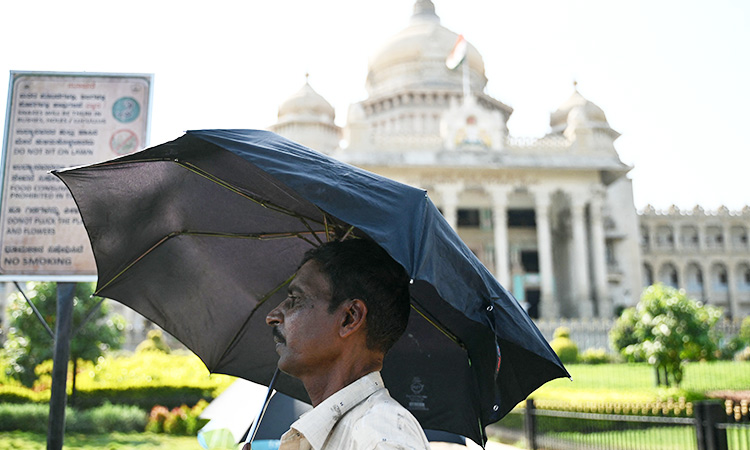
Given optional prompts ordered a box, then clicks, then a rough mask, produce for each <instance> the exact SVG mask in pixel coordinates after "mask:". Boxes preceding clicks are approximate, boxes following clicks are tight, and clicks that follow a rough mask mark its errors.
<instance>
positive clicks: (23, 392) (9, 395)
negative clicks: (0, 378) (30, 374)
mask: <svg viewBox="0 0 750 450" xmlns="http://www.w3.org/2000/svg"><path fill="white" fill-rule="evenodd" d="M49 396H50V391H49V390H46V391H42V392H36V391H34V390H33V389H30V388H27V387H24V386H8V385H0V404H4V403H43V402H48V401H49Z"/></svg>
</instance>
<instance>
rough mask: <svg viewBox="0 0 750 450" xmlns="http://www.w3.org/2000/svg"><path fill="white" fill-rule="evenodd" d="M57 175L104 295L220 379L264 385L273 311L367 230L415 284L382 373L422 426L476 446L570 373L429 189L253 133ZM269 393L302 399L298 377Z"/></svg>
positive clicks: (189, 141) (187, 142) (200, 134)
mask: <svg viewBox="0 0 750 450" xmlns="http://www.w3.org/2000/svg"><path fill="white" fill-rule="evenodd" d="M56 175H57V176H58V177H60V178H61V179H62V180H63V181H64V182H65V184H66V185H67V186H68V188H69V189H70V191H71V192H72V194H73V196H74V198H75V200H76V203H77V204H78V208H79V210H80V212H81V216H82V218H83V222H84V224H85V226H86V229H87V231H88V233H89V237H90V239H91V244H92V248H93V250H94V257H95V259H96V265H97V270H98V275H99V280H98V286H97V294H98V295H101V296H104V297H108V298H112V299H115V300H118V301H120V302H122V303H124V304H126V305H128V306H129V307H131V308H133V309H134V310H136V311H138V312H140V313H141V314H143V315H144V316H145V317H147V318H149V319H150V320H152V321H153V322H155V323H156V324H158V325H159V326H161V327H162V328H164V329H165V330H166V331H167V332H169V333H170V334H172V335H173V336H175V337H176V338H177V339H179V340H180V341H182V342H183V343H184V344H185V345H186V346H187V347H188V348H190V349H191V350H192V351H193V352H195V353H196V354H197V355H198V356H199V357H200V358H201V359H202V360H203V362H204V363H205V364H206V366H207V367H208V369H209V370H210V371H212V372H218V373H225V374H229V375H234V376H238V377H242V378H246V379H248V380H251V381H254V382H258V383H262V384H266V385H267V384H268V383H269V381H270V380H271V377H272V375H273V372H274V369H275V367H276V361H277V359H278V357H277V355H276V353H275V351H274V348H275V347H274V344H273V340H272V337H271V333H270V331H269V328H268V327H267V326H266V324H265V316H266V314H267V313H268V312H269V311H270V310H271V309H273V308H274V307H275V306H276V305H277V304H278V303H279V302H280V301H281V300H283V298H284V296H285V292H284V291H285V289H284V287H285V286H286V284H287V283H288V282H289V281H290V280H291V278H292V277H293V276H294V272H295V270H296V267H297V264H298V263H299V261H300V259H301V256H302V254H303V253H304V252H305V251H306V250H307V249H309V248H311V247H312V246H315V245H319V244H320V243H321V242H324V241H326V240H329V239H345V238H349V237H359V238H364V239H373V240H374V241H375V242H377V243H378V244H379V245H380V246H382V247H383V248H384V249H385V250H386V251H388V253H389V254H390V255H391V256H392V257H393V258H394V259H395V260H396V261H398V262H399V263H400V264H402V265H403V266H404V267H405V268H406V270H407V272H408V273H409V274H410V276H411V277H412V279H413V283H412V286H411V297H412V306H413V311H412V315H411V319H410V322H409V327H408V329H407V331H406V333H405V335H404V337H403V338H402V339H401V340H400V341H399V342H398V343H397V344H396V346H395V347H394V348H393V349H392V350H391V352H389V354H388V355H387V357H386V360H385V363H384V364H385V365H384V369H383V377H384V379H385V383H386V385H387V387H388V388H389V390H390V391H391V394H392V395H393V397H394V398H396V399H397V400H398V401H399V402H401V403H402V404H403V405H404V406H405V407H406V408H408V409H409V410H410V411H412V413H413V414H414V415H415V416H416V417H417V419H418V420H419V421H420V423H421V424H422V426H423V427H424V428H427V429H436V430H445V431H450V432H453V433H456V434H459V435H462V436H467V437H469V438H471V439H472V440H474V441H475V442H477V443H483V442H484V441H485V440H486V436H485V433H484V426H486V425H487V424H489V423H492V422H495V421H497V420H499V419H500V418H502V417H503V416H504V415H505V414H507V412H508V411H510V410H511V409H512V408H513V407H514V406H515V405H516V404H517V403H518V402H520V401H521V400H523V399H524V398H525V397H526V396H527V395H528V394H530V393H531V392H532V391H534V390H535V389H536V388H538V387H539V386H541V385H542V384H543V383H545V382H547V381H549V380H551V379H554V378H558V377H564V376H568V373H567V371H566V370H565V368H564V367H563V365H562V364H561V363H560V360H559V359H558V358H557V356H556V355H555V353H554V352H553V351H552V349H551V348H550V347H549V345H548V344H547V342H546V341H545V340H544V338H543V337H542V335H541V333H540V332H539V330H538V329H537V328H536V326H535V325H534V324H533V322H532V321H531V320H530V319H529V316H528V315H527V314H526V312H525V311H524V310H523V308H522V307H521V306H520V305H519V304H518V302H517V301H516V300H515V299H513V298H512V296H511V295H510V294H509V293H508V292H507V291H506V290H505V289H504V288H503V287H502V286H500V284H499V283H498V282H497V281H496V280H495V279H494V278H493V277H492V275H491V274H490V273H489V272H488V271H487V269H486V268H485V267H484V266H483V265H482V264H481V263H480V262H479V260H478V259H477V258H476V257H475V256H474V255H473V254H472V252H471V251H470V250H469V249H468V248H467V247H466V246H465V245H464V244H463V242H462V241H461V240H460V238H459V237H458V236H457V235H456V233H455V232H454V231H453V230H452V229H451V227H450V226H449V225H448V224H447V222H446V221H445V220H444V219H443V217H442V216H441V214H440V213H439V211H438V210H437V208H436V207H435V206H434V205H433V203H432V202H431V201H430V200H429V198H428V197H427V194H426V192H425V191H423V190H420V189H416V188H412V187H409V186H406V185H403V184H400V183H396V182H394V181H392V180H389V179H386V178H383V177H380V176H378V175H375V174H372V173H370V172H366V171H364V170H361V169H358V168H355V167H353V166H350V165H347V164H344V163H341V162H339V161H337V160H335V159H332V158H329V157H327V156H325V155H322V154H320V153H318V152H315V151H313V150H310V149H308V148H305V147H303V146H301V145H299V144H296V143H294V142H291V141H289V140H286V139H283V138H281V137H279V136H277V135H275V134H273V133H269V132H265V131H253V130H205V131H191V132H188V133H187V134H186V135H185V136H183V137H181V138H179V139H177V140H175V141H172V142H168V143H166V144H162V145H159V146H156V147H152V148H150V149H146V150H143V151H141V152H138V153H135V154H132V155H128V156H124V157H121V158H118V159H115V160H112V161H108V162H104V163H100V164H94V165H91V166H86V167H81V168H75V169H69V170H64V171H59V172H56ZM275 388H276V389H278V390H279V391H280V392H283V393H286V394H288V395H290V396H292V397H295V398H298V399H303V400H307V394H306V392H305V390H304V388H303V386H302V384H301V383H300V382H299V381H297V380H295V379H293V378H291V377H288V376H285V375H283V376H281V377H280V378H279V380H277V384H276V386H275Z"/></svg>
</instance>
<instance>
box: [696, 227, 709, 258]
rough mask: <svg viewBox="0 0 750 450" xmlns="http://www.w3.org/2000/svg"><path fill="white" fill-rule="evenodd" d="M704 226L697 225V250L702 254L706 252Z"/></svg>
mask: <svg viewBox="0 0 750 450" xmlns="http://www.w3.org/2000/svg"><path fill="white" fill-rule="evenodd" d="M706 247H707V246H706V224H705V223H700V222H699V223H698V250H699V251H700V252H701V253H703V252H705V251H706Z"/></svg>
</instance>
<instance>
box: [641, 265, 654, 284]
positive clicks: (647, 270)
mask: <svg viewBox="0 0 750 450" xmlns="http://www.w3.org/2000/svg"><path fill="white" fill-rule="evenodd" d="M652 284H654V270H653V269H652V268H651V265H650V264H644V265H643V285H644V286H651V285H652Z"/></svg>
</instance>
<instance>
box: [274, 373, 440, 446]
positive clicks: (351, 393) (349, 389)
mask: <svg viewBox="0 0 750 450" xmlns="http://www.w3.org/2000/svg"><path fill="white" fill-rule="evenodd" d="M429 448H430V444H429V442H427V438H426V437H425V435H424V431H422V427H421V426H420V425H419V422H417V419H415V418H414V416H413V415H412V414H411V413H410V412H409V411H407V410H406V409H405V408H404V407H403V406H401V405H400V404H399V403H398V402H397V401H396V400H394V399H393V398H392V397H391V396H390V394H388V390H387V389H386V388H385V386H384V385H383V378H382V377H381V376H380V372H372V373H370V374H368V375H365V376H364V377H362V378H360V379H359V380H357V381H355V382H354V383H352V384H350V385H349V386H346V387H345V388H343V389H341V390H340V391H338V392H336V393H335V394H333V395H331V396H330V397H328V398H327V399H325V400H324V401H323V402H322V403H320V404H319V405H318V406H316V407H315V408H314V409H313V410H312V411H309V412H307V413H305V414H304V415H303V416H302V417H300V418H299V420H297V421H296V422H294V423H293V424H292V426H291V428H290V429H289V431H287V432H286V433H284V435H283V436H282V437H281V446H280V447H279V450H372V449H378V450H381V449H382V450H385V449H399V450H428V449H429Z"/></svg>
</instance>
